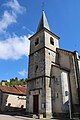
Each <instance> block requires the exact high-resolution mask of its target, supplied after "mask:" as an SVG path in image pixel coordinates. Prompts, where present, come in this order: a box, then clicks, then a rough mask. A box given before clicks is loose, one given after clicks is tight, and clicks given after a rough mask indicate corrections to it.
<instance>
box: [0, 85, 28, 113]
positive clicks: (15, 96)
mask: <svg viewBox="0 0 80 120" xmlns="http://www.w3.org/2000/svg"><path fill="white" fill-rule="evenodd" d="M26 92H27V91H26V87H24V86H15V87H11V86H6V85H5V84H4V85H0V112H6V111H22V110H25V109H26Z"/></svg>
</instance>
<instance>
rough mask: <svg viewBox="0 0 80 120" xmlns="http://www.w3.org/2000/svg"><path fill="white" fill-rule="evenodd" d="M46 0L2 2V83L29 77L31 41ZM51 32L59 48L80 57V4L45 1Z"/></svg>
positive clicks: (69, 0)
mask: <svg viewBox="0 0 80 120" xmlns="http://www.w3.org/2000/svg"><path fill="white" fill-rule="evenodd" d="M42 2H43V0H0V80H9V79H11V78H15V77H18V78H19V79H21V78H27V76H28V60H29V58H28V55H29V46H30V41H29V40H28V38H29V37H30V36H31V35H33V34H34V33H35V32H36V30H37V27H38V24H39V21H40V18H41V15H42ZM44 11H45V14H46V17H47V19H48V23H49V26H50V29H51V31H52V32H53V33H54V34H56V35H58V36H59V37H60V40H59V44H60V48H62V49H66V50H70V51H75V50H77V51H78V53H79V54H80V47H79V44H80V0H44Z"/></svg>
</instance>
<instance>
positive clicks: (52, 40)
mask: <svg viewBox="0 0 80 120" xmlns="http://www.w3.org/2000/svg"><path fill="white" fill-rule="evenodd" d="M50 44H52V45H54V39H53V38H52V37H50Z"/></svg>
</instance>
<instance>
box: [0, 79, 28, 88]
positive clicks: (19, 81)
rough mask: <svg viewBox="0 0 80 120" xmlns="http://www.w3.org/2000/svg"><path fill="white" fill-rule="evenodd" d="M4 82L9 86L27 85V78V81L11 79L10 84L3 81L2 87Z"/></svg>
mask: <svg viewBox="0 0 80 120" xmlns="http://www.w3.org/2000/svg"><path fill="white" fill-rule="evenodd" d="M2 82H5V85H7V86H15V85H26V84H27V78H26V79H24V78H22V79H20V80H19V79H18V78H17V77H15V78H11V79H10V82H8V81H7V80H6V81H3V80H2V81H1V82H0V85H1V84H2Z"/></svg>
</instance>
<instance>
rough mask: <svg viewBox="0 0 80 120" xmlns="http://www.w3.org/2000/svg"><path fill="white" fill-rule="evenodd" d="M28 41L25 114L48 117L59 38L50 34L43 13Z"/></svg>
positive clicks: (50, 113) (50, 109)
mask: <svg viewBox="0 0 80 120" xmlns="http://www.w3.org/2000/svg"><path fill="white" fill-rule="evenodd" d="M29 40H30V54H29V70H28V82H27V87H28V94H27V112H29V113H33V114H43V115H44V116H45V117H47V116H49V117H50V116H51V115H52V105H51V104H52V103H51V86H50V79H51V64H52V63H55V62H57V60H56V56H57V54H56V48H59V43H58V40H59V37H58V36H57V35H55V34H54V33H52V32H51V30H50V27H49V24H48V21H47V18H46V15H45V12H44V11H42V17H41V20H40V23H39V25H38V28H37V31H36V33H35V34H34V35H33V36H31V37H30V38H29Z"/></svg>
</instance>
